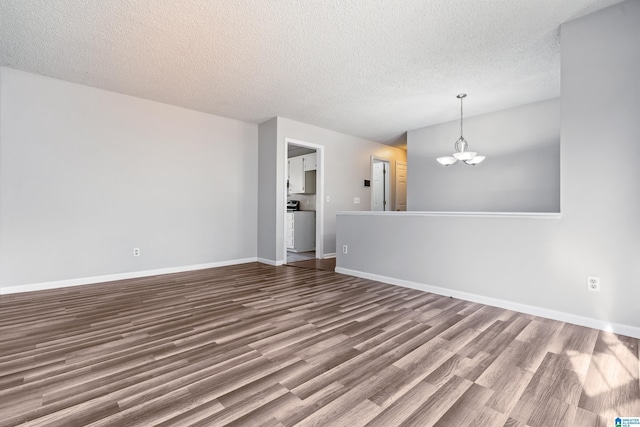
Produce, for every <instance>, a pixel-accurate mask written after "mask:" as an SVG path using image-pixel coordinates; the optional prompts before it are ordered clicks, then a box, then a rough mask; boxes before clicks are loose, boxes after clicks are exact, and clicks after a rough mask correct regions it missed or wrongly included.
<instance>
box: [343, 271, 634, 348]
mask: <svg viewBox="0 0 640 427" xmlns="http://www.w3.org/2000/svg"><path fill="white" fill-rule="evenodd" d="M335 272H336V273H341V274H346V275H349V276H355V277H361V278H363V279H370V280H375V281H377V282H383V283H389V284H391V285H398V286H402V287H405V288H411V289H416V290H419V291H423V292H430V293H432V294H437V295H444V296H448V297H452V298H457V299H462V300H465V301H470V302H476V303H479V304H485V305H490V306H493V307H499V308H504V309H507V310H513V311H517V312H520V313H525V314H531V315H534V316H540V317H545V318H547V319H553V320H558V321H560V322H566V323H572V324H574V325H579V326H586V327H588V328H593V329H600V330H602V331H608V332H613V333H616V334H620V335H626V336H629V337H633V338H640V327H638V326H631V325H623V324H621V323H613V322H607V321H606V320H601V319H594V318H591V317H584V316H579V315H577V314H571V313H565V312H562V311H556V310H551V309H548V308H542V307H537V306H533V305H528V304H520V303H517V302H512V301H507V300H503V299H498V298H492V297H486V296H483V295H477V294H472V293H468V292H463V291H456V290H453V289H447V288H441V287H438V286H431V285H427V284H424V283H418V282H412V281H408V280H402V279H396V278H393V277H387V276H380V275H378V274H372V273H365V272H363V271H358V270H351V269H348V268H342V267H336V269H335Z"/></svg>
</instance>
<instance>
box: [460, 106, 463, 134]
mask: <svg viewBox="0 0 640 427" xmlns="http://www.w3.org/2000/svg"><path fill="white" fill-rule="evenodd" d="M462 100H463V98H460V138H462V137H464V133H462Z"/></svg>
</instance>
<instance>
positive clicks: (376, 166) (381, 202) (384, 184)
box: [371, 159, 390, 211]
mask: <svg viewBox="0 0 640 427" xmlns="http://www.w3.org/2000/svg"><path fill="white" fill-rule="evenodd" d="M372 162H373V163H372V165H371V210H372V211H388V210H389V196H390V194H389V162H387V161H384V160H377V159H373V160H372Z"/></svg>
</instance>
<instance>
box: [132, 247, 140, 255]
mask: <svg viewBox="0 0 640 427" xmlns="http://www.w3.org/2000/svg"><path fill="white" fill-rule="evenodd" d="M133 256H140V248H133Z"/></svg>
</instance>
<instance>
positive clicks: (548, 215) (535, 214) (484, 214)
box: [336, 211, 561, 219]
mask: <svg viewBox="0 0 640 427" xmlns="http://www.w3.org/2000/svg"><path fill="white" fill-rule="evenodd" d="M336 215H342V216H385V215H387V216H436V217H443V216H460V217H480V218H548V219H559V218H561V215H560V213H559V212H557V213H556V212H426V211H425V212H422V211H341V212H336Z"/></svg>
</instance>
